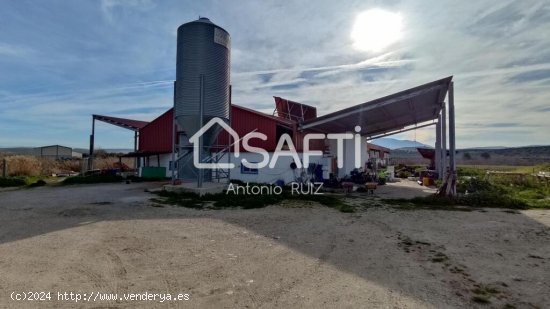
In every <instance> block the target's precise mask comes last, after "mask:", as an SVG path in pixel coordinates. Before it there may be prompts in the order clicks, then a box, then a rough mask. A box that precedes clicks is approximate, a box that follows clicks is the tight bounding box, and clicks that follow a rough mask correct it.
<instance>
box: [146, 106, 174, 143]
mask: <svg viewBox="0 0 550 309" xmlns="http://www.w3.org/2000/svg"><path fill="white" fill-rule="evenodd" d="M173 118H174V109H173V108H171V109H169V110H168V111H166V112H165V113H164V114H162V115H160V116H159V117H158V118H157V119H155V120H153V121H151V122H150V123H149V124H148V125H146V126H145V127H143V128H142V129H141V130H139V152H146V153H170V152H172V135H171V132H172V119H173Z"/></svg>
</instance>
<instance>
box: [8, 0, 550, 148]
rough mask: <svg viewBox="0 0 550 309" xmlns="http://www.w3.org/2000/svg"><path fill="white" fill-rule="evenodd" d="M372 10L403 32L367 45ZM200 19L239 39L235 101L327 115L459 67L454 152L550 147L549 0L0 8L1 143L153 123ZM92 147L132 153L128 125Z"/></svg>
mask: <svg viewBox="0 0 550 309" xmlns="http://www.w3.org/2000/svg"><path fill="white" fill-rule="evenodd" d="M373 8H381V9H384V10H387V11H390V12H396V13H399V14H400V15H401V16H402V22H403V29H404V31H403V36H402V39H401V40H399V41H398V42H396V43H395V44H393V45H391V46H389V47H388V48H386V49H384V50H380V51H376V52H369V51H359V50H357V49H355V48H354V47H353V41H352V39H351V37H350V33H351V31H352V27H353V24H354V21H355V18H356V16H357V15H358V14H359V13H361V12H363V11H366V10H369V9H373ZM199 15H200V16H207V17H209V18H210V19H211V20H212V21H213V22H215V23H216V24H218V25H220V26H222V27H224V28H225V29H226V30H228V31H229V33H230V34H231V37H232V77H231V78H232V84H233V91H234V92H233V102H234V103H236V104H240V105H244V106H247V107H250V108H255V109H258V110H261V111H265V112H269V113H271V112H272V110H273V99H272V96H282V97H285V98H288V99H292V100H295V101H299V102H303V103H307V104H312V105H315V106H317V107H318V109H319V112H320V114H324V113H328V112H331V111H334V110H337V109H339V108H343V107H347V106H351V105H354V104H358V103H362V102H365V101H368V100H371V99H375V98H377V97H380V96H383V95H387V94H391V93H393V92H396V91H399V90H403V89H406V88H409V87H413V86H415V85H418V84H421V83H426V82H429V81H432V80H435V79H439V78H442V77H445V76H448V75H454V76H455V89H456V90H455V101H456V109H457V146H458V147H471V146H500V145H506V146H519V145H533V144H550V141H549V132H550V40H549V39H548V38H549V37H550V5H549V4H548V1H501V0H497V1H483V0H480V1H475V2H471V1H468V2H467V3H466V2H464V1H437V0H433V1H397V0H394V1H365V0H361V1H345V0H344V1H310V2H308V1H153V0H104V1H99V0H98V1H91V0H90V1H46V0H44V1H2V2H0V147H14V146H40V145H46V144H63V145H68V146H72V147H87V144H88V135H89V134H90V128H91V114H94V113H96V114H103V115H112V116H117V117H127V118H135V119H140V120H152V119H154V118H155V117H156V116H158V115H160V114H161V113H162V112H163V111H164V110H166V109H168V108H170V106H171V104H172V93H173V90H172V81H173V80H174V78H175V55H176V29H177V27H178V26H179V25H180V24H182V23H185V22H188V21H191V20H194V19H197V18H198V16H199ZM432 131H433V130H428V129H422V130H418V131H417V132H409V133H406V134H402V135H400V136H398V137H400V138H407V139H414V138H415V136H416V140H418V141H420V142H424V143H428V144H432V143H433V140H434V136H433V132H432ZM96 144H97V145H99V146H100V147H103V148H131V147H132V145H133V139H132V133H131V132H129V131H126V130H123V129H119V128H116V127H112V126H109V125H107V124H100V125H98V127H97V139H96Z"/></svg>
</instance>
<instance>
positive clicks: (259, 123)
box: [218, 105, 279, 151]
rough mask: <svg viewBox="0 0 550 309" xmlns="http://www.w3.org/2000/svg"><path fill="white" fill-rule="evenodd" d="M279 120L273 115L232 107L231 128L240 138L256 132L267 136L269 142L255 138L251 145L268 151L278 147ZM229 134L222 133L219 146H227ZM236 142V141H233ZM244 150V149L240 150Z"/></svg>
mask: <svg viewBox="0 0 550 309" xmlns="http://www.w3.org/2000/svg"><path fill="white" fill-rule="evenodd" d="M277 123H279V122H278V121H277V119H276V118H275V117H273V116H271V115H267V114H263V113H260V112H256V111H254V110H250V109H248V108H243V107H240V106H237V105H232V106H231V127H232V128H233V130H235V131H236V132H237V134H239V136H240V137H243V136H245V135H246V134H247V133H250V132H253V131H254V130H256V132H260V133H263V134H265V135H267V140H266V141H263V140H261V139H258V138H255V139H251V140H250V143H249V145H250V146H253V147H261V148H263V149H265V150H267V151H273V150H274V149H275V146H276V145H277V141H276V134H277V133H276V129H277ZM227 140H228V134H227V133H226V132H222V133H220V135H219V137H218V144H219V145H227ZM232 142H234V141H232ZM240 149H241V150H242V147H241V148H240Z"/></svg>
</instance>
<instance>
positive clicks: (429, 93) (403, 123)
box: [301, 76, 452, 139]
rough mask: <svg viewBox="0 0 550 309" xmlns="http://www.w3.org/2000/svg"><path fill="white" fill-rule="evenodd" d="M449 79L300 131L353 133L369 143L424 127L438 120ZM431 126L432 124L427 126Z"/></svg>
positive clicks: (357, 107)
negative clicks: (359, 128) (386, 136)
mask: <svg viewBox="0 0 550 309" xmlns="http://www.w3.org/2000/svg"><path fill="white" fill-rule="evenodd" d="M451 81H452V76H449V77H446V78H443V79H440V80H436V81H433V82H431V83H427V84H424V85H420V86H418V87H414V88H411V89H408V90H404V91H401V92H398V93H395V94H392V95H389V96H385V97H382V98H379V99H376V100H373V101H369V102H366V103H363V104H359V105H355V106H352V107H349V108H346V109H343V110H340V111H337V112H334V113H331V114H328V115H325V116H321V117H318V118H315V119H311V120H306V121H305V122H304V123H303V124H302V126H301V128H302V129H303V130H308V129H309V130H315V131H320V132H327V133H343V132H355V131H354V129H355V126H357V125H359V126H361V132H360V133H361V135H363V136H366V137H367V138H369V139H372V138H374V137H381V135H386V134H388V133H390V134H396V133H400V132H402V131H403V130H405V129H406V128H407V127H409V126H415V128H418V127H419V126H425V123H426V122H428V121H434V120H436V119H438V116H439V114H440V112H441V109H442V107H443V105H444V100H445V96H446V95H447V91H448V89H449V85H450V83H451ZM428 125H431V124H428Z"/></svg>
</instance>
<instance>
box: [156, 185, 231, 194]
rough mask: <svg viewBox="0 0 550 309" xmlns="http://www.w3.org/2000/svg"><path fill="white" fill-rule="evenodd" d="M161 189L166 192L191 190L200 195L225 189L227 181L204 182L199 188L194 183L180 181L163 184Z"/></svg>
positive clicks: (216, 192) (220, 191)
mask: <svg viewBox="0 0 550 309" xmlns="http://www.w3.org/2000/svg"><path fill="white" fill-rule="evenodd" d="M163 189H164V190H166V191H168V192H192V193H196V194H198V195H200V196H203V195H205V194H218V193H222V192H223V190H226V189H227V183H221V182H205V183H203V184H202V187H201V188H197V184H196V183H182V184H179V185H164V186H163Z"/></svg>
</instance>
